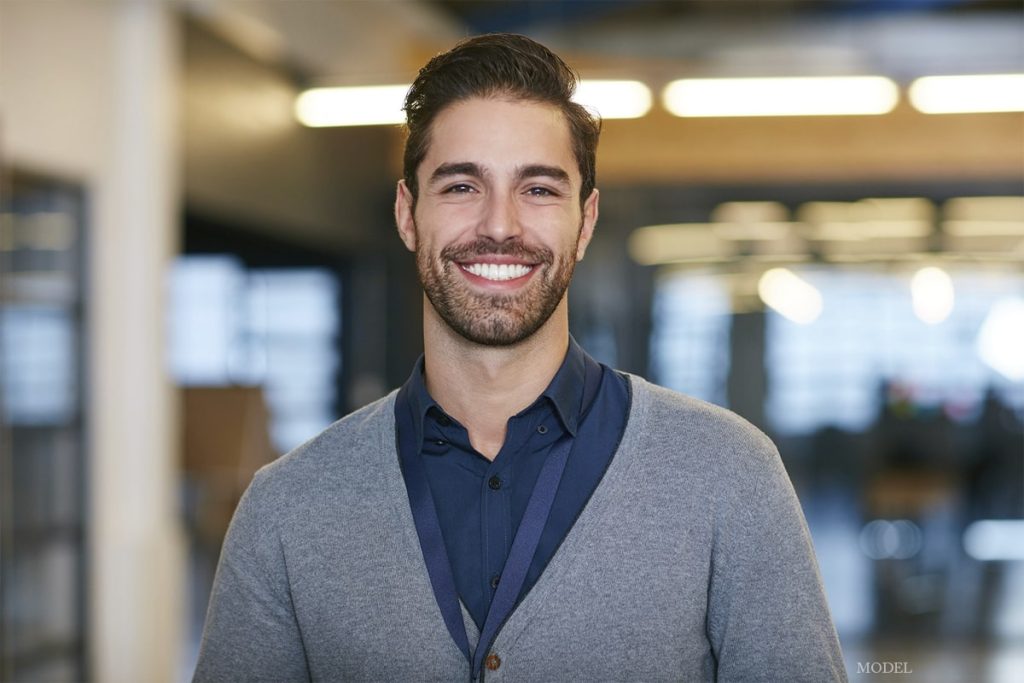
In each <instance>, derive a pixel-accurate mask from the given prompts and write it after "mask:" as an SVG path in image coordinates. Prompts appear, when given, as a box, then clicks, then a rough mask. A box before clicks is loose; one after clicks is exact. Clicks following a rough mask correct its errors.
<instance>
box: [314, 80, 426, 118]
mask: <svg viewBox="0 0 1024 683" xmlns="http://www.w3.org/2000/svg"><path fill="white" fill-rule="evenodd" d="M408 91H409V86H408V85H370V86H362V87H353V88H313V89H311V90H307V91H305V92H303V93H302V94H301V95H299V97H298V99H297V100H296V101H295V116H296V118H298V119H299V122H301V123H302V124H303V125H305V126H309V127H311V128H324V127H328V126H382V125H389V124H390V125H394V124H398V123H405V112H404V111H402V106H403V105H404V104H405V94H406V93H407V92H408Z"/></svg>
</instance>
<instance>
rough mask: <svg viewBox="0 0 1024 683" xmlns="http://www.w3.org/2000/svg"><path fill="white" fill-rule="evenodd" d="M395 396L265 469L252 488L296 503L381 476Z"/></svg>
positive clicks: (357, 413)
mask: <svg viewBox="0 0 1024 683" xmlns="http://www.w3.org/2000/svg"><path fill="white" fill-rule="evenodd" d="M396 394H397V391H393V392H391V393H390V394H388V395H387V396H384V397H383V398H380V399H378V400H376V401H374V402H373V403H370V404H369V405H366V406H364V407H362V408H360V409H359V410H356V411H355V412H352V413H349V414H348V415H346V416H345V417H343V418H341V419H340V420H338V421H337V422H335V423H334V424H332V425H331V426H329V427H327V428H326V429H325V430H324V431H322V432H320V433H319V434H317V435H316V436H314V437H313V438H311V439H310V440H309V441H306V442H305V443H303V444H302V445H300V446H298V447H296V448H295V449H293V450H292V451H290V452H288V453H287V454H285V455H283V456H281V457H280V458H278V459H277V460H275V461H274V462H272V463H270V464H268V465H265V466H264V467H262V468H260V470H259V471H258V472H257V473H256V475H255V477H254V478H253V481H252V484H251V485H250V488H251V489H252V490H253V493H254V494H262V495H263V496H269V497H274V498H277V497H286V498H287V497H290V498H293V499H294V497H296V496H298V497H301V496H304V495H306V494H308V493H309V492H310V491H312V490H314V489H317V488H322V487H323V486H324V485H325V484H328V483H331V482H337V481H339V480H350V481H351V480H353V479H358V478H372V477H374V476H375V475H377V474H379V473H380V471H381V470H382V469H383V468H384V467H385V463H386V462H387V456H388V454H391V453H393V451H394V406H395V396H396Z"/></svg>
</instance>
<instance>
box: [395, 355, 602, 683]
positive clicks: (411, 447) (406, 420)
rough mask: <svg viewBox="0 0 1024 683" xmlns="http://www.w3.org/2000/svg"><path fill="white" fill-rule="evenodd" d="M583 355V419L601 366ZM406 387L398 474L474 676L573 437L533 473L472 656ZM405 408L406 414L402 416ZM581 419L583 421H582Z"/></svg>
mask: <svg viewBox="0 0 1024 683" xmlns="http://www.w3.org/2000/svg"><path fill="white" fill-rule="evenodd" d="M584 359H585V361H584V363H585V373H584V380H583V401H582V402H581V406H580V415H581V418H582V416H584V415H585V414H586V412H588V411H589V408H590V407H591V405H592V404H593V400H594V398H595V397H596V396H597V388H598V385H599V384H600V380H601V366H600V365H598V363H597V362H596V361H594V360H593V359H592V358H590V357H589V356H584ZM407 387H408V385H406V386H403V387H402V389H401V390H400V391H399V392H398V397H397V400H396V403H395V417H396V420H395V424H396V430H395V431H396V438H397V442H398V456H399V462H400V463H401V465H402V475H403V477H404V478H405V486H406V490H407V491H408V494H409V505H410V507H411V509H412V517H413V522H414V523H415V525H416V533H417V535H418V536H419V540H420V548H421V549H422V551H423V560H424V562H425V563H426V567H427V574H428V575H429V577H430V585H431V587H432V588H433V590H434V597H435V599H436V600H437V604H438V607H439V608H440V609H441V615H442V617H443V618H444V623H445V626H447V628H448V632H449V633H450V634H451V636H452V639H453V640H454V641H455V644H456V645H457V646H458V647H459V649H460V650H461V651H462V654H463V655H465V657H466V660H467V661H469V662H471V664H472V669H471V674H472V677H473V678H474V679H475V678H477V677H478V676H479V673H480V668H481V666H482V665H483V660H484V657H485V655H486V653H487V651H488V650H489V649H490V646H491V643H492V642H493V640H494V638H495V636H496V635H497V634H498V631H499V630H500V629H501V627H502V625H503V624H504V623H505V620H506V619H507V618H508V616H509V614H511V612H512V610H513V608H514V607H515V605H516V601H517V600H518V599H519V594H520V593H521V592H522V588H523V583H524V582H525V581H526V575H527V572H528V571H529V569H530V565H531V563H532V562H533V556H534V554H535V553H536V551H537V544H538V543H539V542H540V537H541V533H542V532H543V531H544V527H545V526H546V524H547V520H548V515H549V514H550V512H551V506H552V504H553V503H554V500H555V495H556V494H557V492H558V485H559V483H560V482H561V480H562V474H563V473H564V472H565V465H566V463H567V462H568V460H569V457H570V455H571V453H572V450H573V445H574V442H575V439H573V438H571V437H568V436H567V437H563V438H562V439H560V440H559V441H558V442H557V443H556V444H555V446H554V447H553V448H552V449H551V452H550V453H549V454H548V457H547V459H546V460H545V461H544V465H543V467H542V468H541V471H540V474H539V475H538V477H537V483H536V484H535V485H534V488H533V492H532V493H531V494H530V499H529V501H528V502H527V504H526V510H525V511H524V512H523V518H522V520H521V521H520V523H519V529H518V530H517V531H516V535H515V538H514V539H513V540H512V548H511V549H510V551H509V555H508V559H506V560H505V567H504V569H503V570H502V573H501V580H500V581H499V583H498V588H497V590H496V591H495V594H494V598H493V599H492V600H491V606H490V609H489V610H488V612H487V619H486V621H485V622H484V626H483V629H482V630H481V632H480V639H479V641H478V642H477V647H476V652H475V653H474V655H473V656H471V655H470V650H469V638H468V637H467V635H466V625H465V623H464V622H463V620H462V608H461V606H460V603H459V597H458V593H457V591H456V589H455V579H454V577H453V574H452V568H451V563H450V561H449V559H448V553H447V551H446V549H445V545H444V537H443V536H442V534H441V524H440V521H439V520H438V517H437V509H436V507H435V506H434V499H433V496H432V494H431V492H430V485H429V483H428V481H427V475H426V472H425V470H424V468H423V462H422V460H421V458H420V446H421V445H422V444H418V443H416V441H417V435H416V433H415V429H414V428H413V427H412V425H413V424H415V420H414V415H413V412H412V411H413V407H412V405H413V402H412V401H411V400H409V396H408V389H407ZM403 411H404V412H405V415H402V414H401V413H402V412H403ZM579 422H580V423H582V419H581V420H580V421H579Z"/></svg>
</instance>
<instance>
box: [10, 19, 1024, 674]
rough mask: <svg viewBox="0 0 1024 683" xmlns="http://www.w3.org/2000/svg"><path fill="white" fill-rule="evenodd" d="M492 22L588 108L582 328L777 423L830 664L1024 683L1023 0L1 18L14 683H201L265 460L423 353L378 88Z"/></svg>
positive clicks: (396, 82) (636, 367) (409, 74)
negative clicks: (210, 621)
mask: <svg viewBox="0 0 1024 683" xmlns="http://www.w3.org/2000/svg"><path fill="white" fill-rule="evenodd" d="M490 31H513V32H519V33H524V34H527V35H530V36H532V37H534V38H536V39H539V40H541V41H542V42H544V43H545V44H547V45H548V46H550V47H551V48H553V49H554V50H555V51H557V52H559V53H560V54H561V55H562V56H563V57H565V58H566V60H567V61H568V62H569V63H570V64H572V65H574V66H575V67H576V68H578V70H579V71H580V73H581V75H582V77H583V78H584V79H585V81H586V82H587V85H586V87H584V88H582V89H581V92H580V99H581V101H583V102H584V103H585V104H588V105H589V106H593V107H595V108H596V109H598V110H599V111H600V112H601V113H602V114H603V115H604V116H605V119H606V120H605V125H604V133H603V136H602V141H601V146H600V148H599V150H598V186H599V187H600V189H601V193H602V194H601V219H600V223H599V226H598V231H597V235H596V237H595V239H594V241H593V243H592V245H591V247H590V249H589V251H588V253H587V258H586V260H585V261H584V262H583V263H582V264H581V265H580V267H579V268H578V270H577V277H576V279H575V281H574V283H573V285H572V289H571V295H570V296H571V306H570V315H571V327H572V331H573V333H574V335H575V336H576V338H577V339H578V340H579V341H580V342H581V344H582V345H583V346H584V347H585V348H586V349H588V350H589V351H590V352H591V353H592V354H593V355H594V356H595V357H597V358H598V359H600V360H602V361H604V362H607V363H610V364H613V365H615V366H616V367H619V368H621V369H624V370H628V371H631V372H635V373H639V374H642V375H644V376H646V377H648V378H650V379H652V380H653V381H655V382H658V383H661V384H664V385H666V386H669V387H671V388H674V389H677V390H679V391H682V392H685V393H688V394H692V395H694V396H697V397H700V398H703V399H706V400H709V401H713V402H715V403H718V404H721V405H724V406H727V407H729V408H731V409H733V410H735V411H737V412H739V413H740V414H742V415H744V416H745V417H746V418H747V419H749V420H750V421H752V422H753V423H755V424H756V425H758V426H759V427H761V428H762V429H764V430H766V431H767V432H768V433H769V434H770V435H771V436H772V437H773V438H774V439H775V440H776V442H777V443H778V445H779V448H780V451H781V453H782V457H783V460H784V462H785V464H786V467H787V469H788V471H789V473H790V476H791V478H792V480H793V483H794V485H795V487H796V489H797V492H798V494H799V496H800V500H801V502H802V504H803V507H804V511H805V514H806V517H807V520H808V523H809V526H810V528H811V532H812V536H813V538H814V542H815V546H816V549H817V552H818V558H819V561H820V565H821V570H822V574H823V578H824V581H825V584H826V589H827V592H828V597H829V601H830V604H831V608H832V612H833V617H834V619H835V623H836V626H837V628H838V631H839V635H840V638H841V640H842V643H843V647H844V654H845V657H846V660H847V665H848V668H849V671H850V676H851V678H852V679H853V680H871V681H876V680H908V679H910V680H918V681H993V682H996V681H998V682H1003V681H1020V680H1024V531H1022V525H1024V521H1022V519H1024V495H1022V491H1024V432H1022V421H1024V114H1022V111H1024V102H1022V100H1024V84H1022V79H1024V8H1022V5H1021V3H1020V2H1019V1H1017V0H1010V1H1001V0H977V1H971V0H775V1H769V0H763V1H761V2H748V1H738V0H737V1H731V0H715V1H712V0H674V1H671V2H654V1H650V2H649V1H645V0H632V1H630V0H601V1H591V0H578V1H575V2H570V1H562V2H556V1H546V2H504V1H494V2H481V1H468V0H419V1H412V0H410V1H402V2H399V1H395V2H388V1H383V0H381V1H363V2H355V1H328V0H322V1H315V0H277V1H275V0H247V1H230V0H196V1H184V0H183V1H180V2H176V1H166V2H161V1H157V0H153V1H148V0H132V1H130V2H129V1H127V0H126V1H118V0H107V1H101V0H95V1H93V0H79V1H70V0H52V1H49V2H36V1H33V0H3V2H0V169H2V180H0V192H2V196H0V201H2V222H0V275H2V280H0V477H2V479H0V520H2V524H0V531H2V538H0V541H2V544H0V572H2V573H0V616H2V619H0V646H2V647H0V679H2V680H3V681H19V682H20V681H112V682H120V681H124V682H132V683H137V682H139V681H183V680H188V678H189V677H190V675H191V670H192V667H193V666H194V662H195V657H196V652H197V648H198V642H199V636H200V633H201V629H202V624H203V617H204V610H205V605H206V600H207V598H208V592H209V586H210V582H211V580H212V575H213V570H214V566H215V562H216V558H217V553H218V551H219V546H220V542H221V539H222V536H223V533H224V531H225V529H226V526H227V523H228V520H229V519H230V515H231V512H232V510H233V509H234V505H235V504H236V502H237V499H238V496H239V495H240V493H241V492H242V491H243V490H244V488H245V486H246V485H247V483H248V481H249V479H250V478H251V476H252V473H253V472H254V471H255V470H256V469H257V468H258V467H260V466H261V465H263V464H265V463H266V462H269V461H270V460H272V459H273V458H275V457H277V456H278V455H279V454H281V453H284V452H286V451H288V450H289V449H291V448H292V447H294V446H295V445H297V444H299V443H301V442H302V441H303V440H305V439H306V438H308V437H310V436H312V435H313V434H315V433H316V432H317V431H319V430H320V429H322V428H324V427H325V426H327V425H328V424H329V423H330V422H332V421H333V420H335V419H337V418H338V417H340V416H341V415H344V414H345V413H346V412H348V411H350V410H352V409H354V408H356V407H359V406H361V405H363V404H365V403H367V402H369V401H371V400H373V399H376V398H378V397H380V396H382V395H384V394H385V393H386V392H388V391H389V390H391V389H392V388H395V387H397V386H398V385H399V384H400V383H401V382H402V381H404V379H405V378H406V377H407V376H408V373H409V371H410V368H411V366H412V363H413V362H414V360H415V358H416V357H417V355H418V354H419V353H420V351H421V336H420V335H421V330H420V322H421V310H420V305H421V303H420V302H421V294H420V291H419V288H418V283H417V280H416V276H415V269H414V263H413V260H412V257H411V256H410V255H409V254H408V253H407V252H405V250H404V248H403V247H402V246H401V243H400V242H399V240H398V239H397V237H396V234H395V231H394V227H393V219H392V216H391V203H392V201H393V192H394V183H395V180H396V179H397V178H398V177H399V175H400V163H399V162H400V155H401V146H402V142H403V136H402V133H401V130H400V126H399V125H398V124H399V123H400V122H401V112H400V111H398V107H400V100H401V92H402V91H403V90H404V88H405V87H406V86H407V85H408V83H410V82H411V80H412V78H413V77H414V75H415V73H416V70H417V69H418V68H419V67H420V66H421V65H422V64H423V63H424V62H425V61H426V60H427V59H428V58H429V57H430V56H432V55H433V54H435V53H437V52H439V51H441V50H444V49H447V48H449V47H450V46H451V45H452V44H453V43H454V42H455V41H456V40H458V39H459V38H461V37H465V36H468V35H472V34H477V33H484V32H490ZM962 76H988V78H936V77H962ZM780 78H783V79H786V80H777V79H780ZM792 79H796V80H792ZM804 79H813V80H804ZM367 86H398V88H397V92H398V93H399V95H398V96H397V99H396V96H395V95H394V92H395V91H396V89H395V88H392V89H390V90H388V89H377V90H353V88H362V87H367ZM325 88H330V90H323V89H325ZM608 92H610V93H611V94H610V96H609V95H608ZM304 93H305V94H304ZM378 101H379V103H381V104H382V106H383V109H382V110H381V111H375V110H372V107H370V105H371V104H373V103H374V102H378ZM300 119H301V120H300ZM901 665H902V666H901ZM899 671H904V672H906V671H912V672H913V673H912V674H910V673H893V672H899ZM886 672H889V674H887V673H886Z"/></svg>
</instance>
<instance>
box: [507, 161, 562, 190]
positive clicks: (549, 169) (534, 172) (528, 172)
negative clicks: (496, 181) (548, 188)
mask: <svg viewBox="0 0 1024 683" xmlns="http://www.w3.org/2000/svg"><path fill="white" fill-rule="evenodd" d="M540 177H544V178H551V179H552V180H555V181H558V182H560V183H565V184H566V185H568V184H569V174H568V173H567V172H566V171H565V169H564V168H560V167H558V166H545V165H544V164H531V165H529V166H522V167H520V168H518V169H517V170H516V180H520V181H521V180H525V179H527V178H540Z"/></svg>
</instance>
